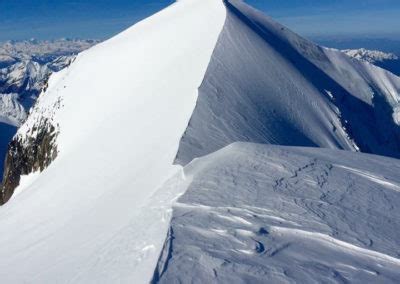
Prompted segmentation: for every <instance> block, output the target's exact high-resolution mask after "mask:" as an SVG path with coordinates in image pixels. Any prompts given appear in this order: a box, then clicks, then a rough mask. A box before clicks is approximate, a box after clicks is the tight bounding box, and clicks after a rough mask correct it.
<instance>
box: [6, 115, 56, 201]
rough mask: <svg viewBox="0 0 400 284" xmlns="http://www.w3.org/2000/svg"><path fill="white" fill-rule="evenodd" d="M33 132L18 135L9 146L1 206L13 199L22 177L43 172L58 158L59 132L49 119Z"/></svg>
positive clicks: (42, 121)
mask: <svg viewBox="0 0 400 284" xmlns="http://www.w3.org/2000/svg"><path fill="white" fill-rule="evenodd" d="M31 132H32V133H31V135H30V136H28V137H21V136H20V135H16V136H15V137H14V139H13V140H12V141H11V142H10V144H9V146H8V151H7V155H6V159H5V162H4V174H3V184H2V186H1V194H0V205H3V204H4V203H6V202H7V201H8V200H9V199H10V198H11V196H12V194H13V193H14V190H15V188H16V187H17V186H18V185H19V182H20V179H21V176H22V175H27V174H30V173H32V172H36V171H43V170H44V169H45V168H46V167H48V166H49V165H50V163H51V162H52V161H53V160H54V159H55V158H56V157H57V153H58V151H57V145H56V144H55V140H56V137H57V135H58V131H57V129H56V127H54V126H53V125H52V124H51V123H50V122H49V120H48V119H42V120H41V121H40V122H39V123H38V124H37V125H36V126H34V127H33V128H32V130H31Z"/></svg>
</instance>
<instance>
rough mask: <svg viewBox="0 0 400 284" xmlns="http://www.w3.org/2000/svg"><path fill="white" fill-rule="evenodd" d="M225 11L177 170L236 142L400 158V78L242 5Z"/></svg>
mask: <svg viewBox="0 0 400 284" xmlns="http://www.w3.org/2000/svg"><path fill="white" fill-rule="evenodd" d="M226 5H227V10H228V14H227V20H226V23H225V25H224V29H223V31H222V33H221V35H220V38H219V41H218V44H217V47H216V49H215V51H214V53H213V56H212V58H211V62H210V65H209V67H208V71H207V73H206V76H205V79H204V81H203V83H202V85H201V86H200V89H199V99H198V103H197V105H196V109H195V111H194V112H193V115H192V118H191V120H190V124H189V127H188V128H187V129H186V131H185V134H184V136H183V138H182V140H181V143H180V148H179V152H178V155H177V158H176V162H177V163H180V164H186V163H188V162H190V161H191V160H192V159H193V158H195V157H199V156H204V155H207V154H209V153H212V152H214V151H216V150H218V149H220V148H222V147H224V146H226V145H229V144H230V143H233V142H235V141H249V142H257V143H268V144H279V145H292V146H314V147H315V146H318V147H324V148H331V149H346V150H352V151H356V150H360V151H362V152H370V153H376V154H381V155H387V156H394V157H399V156H400V126H399V124H400V120H399V117H400V108H399V106H400V104H399V99H400V96H399V92H400V78H399V77H397V76H395V75H393V74H391V73H390V72H387V71H384V70H382V69H381V68H378V67H376V66H373V65H371V64H368V63H364V62H360V61H354V60H352V59H351V58H349V57H348V56H346V55H345V54H343V53H342V52H340V51H338V50H333V49H326V48H322V47H319V46H317V45H315V44H313V43H311V42H309V41H307V40H305V39H303V38H301V37H300V36H298V35H296V34H294V33H293V32H291V31H290V30H288V29H287V28H285V27H283V26H282V25H280V24H278V23H276V22H275V21H273V20H272V19H270V18H268V17H266V16H265V15H263V14H262V13H261V12H258V11H256V10H254V9H253V8H251V7H249V6H248V5H246V4H245V3H243V2H241V1H226ZM228 49H229V52H226V50H228ZM271 66H273V68H271ZM225 82H229V84H228V83H225ZM210 126H212V127H210Z"/></svg>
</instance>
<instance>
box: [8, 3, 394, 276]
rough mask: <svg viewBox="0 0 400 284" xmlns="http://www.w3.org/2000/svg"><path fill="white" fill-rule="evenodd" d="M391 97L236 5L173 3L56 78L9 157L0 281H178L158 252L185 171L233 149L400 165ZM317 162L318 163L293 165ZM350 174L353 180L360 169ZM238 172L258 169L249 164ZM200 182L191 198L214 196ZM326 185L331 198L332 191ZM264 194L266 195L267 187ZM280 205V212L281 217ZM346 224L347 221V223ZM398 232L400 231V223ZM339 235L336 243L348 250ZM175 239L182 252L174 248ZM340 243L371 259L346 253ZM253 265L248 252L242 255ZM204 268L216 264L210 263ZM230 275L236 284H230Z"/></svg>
mask: <svg viewBox="0 0 400 284" xmlns="http://www.w3.org/2000/svg"><path fill="white" fill-rule="evenodd" d="M399 90H400V78H399V77H397V76H395V75H393V74H391V73H390V72H386V71H384V70H382V69H380V68H377V67H375V66H373V65H371V64H368V63H365V62H361V61H357V60H353V59H351V58H350V57H348V56H346V55H345V54H344V53H342V52H340V51H338V50H331V49H325V48H322V47H319V46H317V45H315V44H313V43H311V42H309V41H307V40H305V39H303V38H301V37H299V36H298V35H296V34H294V33H293V32H291V31H290V30H288V29H287V28H285V27H283V26H281V25H280V24H278V23H276V22H275V21H273V20H272V19H270V18H268V17H266V16H264V15H263V14H262V13H260V12H258V11H256V10H254V9H252V8H251V7H249V6H247V5H246V4H244V3H243V2H241V1H235V0H230V1H222V0H182V1H178V2H176V3H174V4H173V5H171V6H170V7H168V8H166V9H164V10H162V11H161V12H159V13H157V14H156V15H154V16H152V17H150V18H148V19H146V20H144V21H142V22H140V23H138V24H136V25H135V26H133V27H131V28H129V29H127V30H126V31H124V32H122V33H121V34H119V35H117V36H115V37H114V38H112V39H110V40H108V41H105V42H103V43H101V44H98V45H96V46H95V47H93V48H91V49H88V50H86V51H84V52H82V53H81V54H79V55H78V56H77V58H76V60H75V61H74V62H73V63H72V64H71V65H70V66H69V67H68V68H66V69H63V70H62V71H60V72H57V73H55V74H53V75H52V76H51V77H50V80H49V82H48V87H47V88H46V90H45V91H44V92H42V94H41V95H40V97H39V99H38V101H37V103H36V105H35V107H34V108H33V109H32V110H31V112H30V114H29V117H28V118H27V120H26V121H25V123H24V124H23V125H22V126H21V128H20V129H19V131H18V133H17V135H16V136H15V138H14V139H13V141H12V143H11V144H10V150H9V152H8V155H7V159H6V163H5V165H6V169H5V174H4V177H5V178H4V180H5V181H4V184H3V189H2V201H3V202H5V201H7V200H8V199H9V198H11V200H10V201H9V202H8V203H6V204H5V205H4V206H3V207H2V208H0V224H1V226H0V255H2V258H0V277H1V279H2V280H3V281H5V282H24V281H25V282H26V281H29V282H37V283H43V282H46V283H48V282H50V283H54V282H83V283H87V282H93V283H95V282H107V283H115V282H120V283H121V282H122V283H128V282H132V281H134V282H139V283H148V282H149V281H150V280H151V279H153V280H154V281H158V280H160V279H161V280H162V275H163V272H164V271H166V269H167V267H170V268H171V269H172V268H174V267H175V266H174V265H172V264H171V265H168V266H165V265H163V264H164V263H165V262H166V260H170V258H168V254H167V257H166V259H165V258H164V255H165V254H164V253H163V254H161V252H162V251H163V246H164V243H165V238H166V236H167V231H168V228H169V227H170V217H171V213H172V210H171V208H172V207H171V206H172V204H173V203H174V202H175V201H176V200H177V199H178V198H179V196H181V195H182V194H184V193H185V191H186V190H187V188H188V187H190V185H192V182H193V181H194V178H195V177H194V176H193V175H190V174H188V171H187V170H188V168H189V169H190V167H191V166H192V165H193V164H196V161H200V160H201V161H205V162H204V163H200V170H201V169H203V168H204V169H206V170H207V169H213V164H214V163H215V159H203V157H205V156H207V155H211V156H212V155H214V154H213V153H215V152H216V151H218V150H220V149H222V148H224V147H228V149H229V145H230V144H232V143H235V142H237V141H245V142H258V143H262V144H284V145H290V146H313V147H322V148H331V149H345V150H349V151H354V152H355V151H364V152H372V153H376V154H383V155H387V156H393V157H398V156H400V148H399V147H400V146H399V145H400V143H399V142H400V132H399V125H400V107H399V100H400V97H399ZM321 151H322V150H321ZM218 153H219V152H217V153H216V154H215V155H217V156H218V155H219V154H218ZM222 153H224V152H222ZM318 153H319V151H318V150H316V149H314V150H312V151H311V152H310V153H309V154H307V155H306V157H303V158H301V159H302V162H299V163H295V164H296V165H297V164H298V165H299V166H300V165H301V164H302V163H303V162H304V161H305V160H306V159H313V156H316V155H319V154H318ZM332 153H333V154H331V158H332V156H335V152H332ZM229 155H230V154H229V153H228V156H229ZM232 155H233V154H232ZM282 155H283V156H285V155H286V156H289V158H288V159H289V160H288V161H286V160H285V157H286V156H285V157H283V158H282V159H283V160H285V162H284V163H285V165H286V164H290V162H291V159H292V158H294V159H295V157H293V155H289V154H285V153H282ZM340 155H345V154H340ZM353 155H358V154H356V153H354V154H353ZM359 155H361V154H359ZM308 157H309V158H308ZM352 157H356V156H352ZM276 158H277V159H278V158H279V157H276ZM330 161H332V163H333V162H338V161H336V160H333V158H332V159H330ZM363 161H366V162H368V161H369V160H368V159H364V160H363ZM393 161H394V160H392V159H389V158H382V159H381V160H380V161H378V162H377V165H382V169H381V170H382V172H378V173H375V174H374V175H373V178H375V179H378V180H379V181H380V182H382V183H385V182H386V180H385V179H384V178H382V177H381V176H385V175H387V176H388V179H389V180H388V181H387V182H388V183H389V184H390V185H388V186H389V187H390V186H391V188H392V187H393V188H395V187H396V186H397V179H396V178H395V177H394V174H393V172H392V171H391V169H392V168H393V167H395V168H396V169H397V167H398V165H397V162H396V161H395V162H393ZM238 162H239V161H238ZM259 162H260V163H263V161H259ZM265 162H266V163H268V161H265ZM249 164H250V165H249ZM186 165H187V166H186ZM238 165H239V167H240V166H241V165H242V163H238ZM345 165H346V166H348V167H352V168H354V169H357V168H358V165H357V164H356V159H350V160H349V162H348V163H347V162H346V163H345ZM185 166H186V167H185ZM245 166H246V168H247V167H249V168H250V170H249V171H251V166H254V169H253V170H254V172H256V170H257V165H256V164H254V165H252V164H251V162H248V161H247V162H246V164H245ZM275 166H276V167H278V168H277V169H279V171H280V172H282V173H286V172H287V171H286V170H285V167H283V168H282V167H280V166H279V165H275ZM272 169H274V167H272ZM289 170H290V171H289V174H288V179H290V173H291V168H290V169H289ZM324 170H327V169H326V168H324V167H322V168H321V169H320V168H318V172H317V177H316V178H314V179H312V180H310V183H311V184H313V185H314V183H315V181H317V182H323V180H322V178H323V177H321V180H320V179H319V175H320V174H319V172H321V175H322V174H323V173H324ZM364 170H368V169H367V168H362V169H361V171H362V172H363V173H364ZM222 172H223V173H224V174H223V175H222V174H221V175H219V176H220V177H221V179H226V180H227V181H229V180H230V181H232V183H231V184H233V185H234V184H235V181H236V180H240V181H244V183H247V182H248V184H249V186H250V187H252V186H251V185H252V184H253V183H254V186H256V185H257V184H256V183H257V180H253V179H247V178H246V176H245V174H244V175H241V174H242V173H238V172H237V171H233V172H229V171H227V172H224V169H222ZM189 173H190V172H189ZM217 173H218V172H217ZM341 173H342V174H343V175H345V176H346V174H347V172H345V173H343V172H341ZM210 174H211V175H214V174H213V172H212V171H210ZM261 174H262V173H260V175H261ZM366 175H368V173H367V174H366ZM205 176H206V178H204V180H203V182H201V187H200V188H199V192H202V191H204V192H207V190H208V188H210V189H212V188H213V184H207V179H208V176H207V175H205ZM377 176H378V177H377ZM217 179H218V174H217ZM208 180H211V179H208ZM278 181H279V180H278ZM344 181H345V182H347V181H348V179H344ZM350 181H351V180H350ZM284 182H285V181H284ZM290 182H291V180H288V181H286V183H290ZM333 182H334V183H333V185H332V188H334V186H335V182H337V179H336V180H333ZM282 184H283V185H284V184H285V183H282ZM295 184H296V183H294V185H293V186H295ZM193 185H194V184H193ZM341 185H342V184H341ZM265 186H266V187H268V190H272V189H271V188H270V186H271V184H270V183H266V184H265ZM343 186H344V187H343V188H344V189H343V192H345V189H346V186H345V185H343ZM349 186H350V187H349V188H351V186H352V184H349ZM260 188H262V187H260ZM231 189H232V188H231ZM233 189H234V188H233ZM317 189H318V188H317ZM14 190H15V192H16V194H15V195H14V196H12V194H13V192H14ZM360 190H362V189H360ZM371 190H372V189H371ZM293 191H295V190H293ZM224 192H225V193H224V194H230V195H231V196H232V197H233V196H234V195H235V191H229V189H228V190H226V191H224ZM256 193H257V194H262V193H263V192H262V191H257V192H256ZM345 193H346V192H345ZM391 193H392V192H391ZM257 194H256V195H255V196H254V198H257ZM293 194H294V195H295V194H296V193H295V192H294V193H293ZM308 194H311V193H307V192H306V193H305V195H304V196H303V198H304V199H305V200H307V195H308ZM312 194H315V192H314V191H313V192H312ZM366 194H367V195H368V197H366V198H367V199H368V200H369V201H371V200H374V201H375V202H378V203H379V204H384V202H385V201H384V199H385V197H384V196H376V195H374V194H373V193H371V195H369V194H370V193H369V192H367V193H366ZM386 196H388V195H386ZM335 197H336V196H335ZM249 198H251V197H249ZM390 198H394V197H393V196H392V195H390ZM289 199H290V198H289ZM250 200H251V199H250ZM260 200H265V197H263V199H260ZM354 200H357V199H354ZM377 200H378V201H377ZM392 200H393V202H397V199H392ZM253 201H254V200H253ZM276 201H277V202H279V201H282V199H279V196H278V198H277V199H276ZM246 202H247V201H246V200H244V199H243V202H242V204H244V203H246ZM285 204H286V203H282V204H277V206H278V207H279V208H283V209H285ZM298 204H299V203H297V205H298ZM318 204H319V203H318ZM318 204H317V205H318ZM360 204H361V203H360ZM368 204H369V203H368ZM385 204H386V203H385ZM192 205H193V204H192ZM194 205H196V204H194ZM239 205H240V204H239ZM297 205H296V202H292V203H290V206H291V207H292V206H293V207H296V206H297ZM306 205H307V204H306ZM312 205H313V206H314V205H315V204H314V203H313V204H312ZM317 205H315V206H317ZM175 208H176V207H175ZM371 208H372V207H371ZM266 209H270V208H266ZM304 209H308V210H309V211H312V210H314V211H315V209H314V207H312V208H307V207H306V206H305V207H304ZM174 210H176V209H174ZM394 212H396V211H394ZM295 213H296V214H298V215H301V213H302V212H301V210H300V211H296V212H295ZM362 213H365V212H364V211H362ZM367 213H368V212H367ZM175 216H176V215H175ZM341 216H342V215H341ZM341 216H338V218H340V217H341ZM346 216H347V215H346ZM363 216H365V214H364V215H363ZM368 216H373V214H370V215H368ZM228 217H229V216H228ZM239 217H240V218H243V217H241V216H239ZM253 217H254V216H253ZM273 217H275V216H273ZM279 217H280V218H282V217H281V216H276V218H279ZM240 218H234V219H236V220H242V219H240ZM254 218H256V217H254ZM349 218H350V219H351V220H353V219H354V218H353V215H351V214H350V217H349ZM205 219H206V220H207V219H208V217H207V216H206V217H205ZM198 220H201V219H198ZM253 221H254V220H253V219H251V221H246V222H253ZM289 221H293V220H289ZM325 221H326V220H325ZM254 222H255V221H254ZM293 222H294V221H293ZM332 222H333V221H332ZM345 223H346V222H343V224H344V225H343V226H344V227H345V226H346V224H347V223H346V224H345ZM172 224H173V223H172ZM193 224H194V223H193ZM307 224H308V223H307ZM307 224H306V223H305V221H304V220H303V219H301V220H299V224H298V227H299V228H298V229H299V230H305V229H310V230H313V231H312V232H313V233H315V232H316V233H317V234H313V236H314V237H315V236H317V238H319V237H320V236H321V235H318V234H323V237H322V238H321V240H322V245H321V247H322V248H323V247H325V246H326V240H328V243H329V240H331V239H330V238H329V234H334V233H335V231H333V230H332V231H329V230H328V228H327V227H326V226H325V225H324V223H323V222H322V221H321V222H320V224H319V225H318V224H311V225H312V226H311V225H310V227H306V225H307ZM351 224H352V225H353V224H354V222H353V223H351ZM374 224H375V223H374ZM177 226H178V227H179V226H180V224H178V225H177ZM172 227H174V224H173V225H172ZM332 228H335V226H333V225H332ZM341 228H342V227H341ZM393 228H394V229H397V228H399V226H398V225H397V223H396V224H393ZM364 229H365V227H363V230H361V231H360V232H361V233H360V234H359V235H360V236H362V235H363V232H364V231H365V230H364ZM222 230H223V228H222ZM198 232H200V233H201V230H199V231H198ZM260 232H261V233H262V232H263V231H260ZM285 232H286V231H285ZM291 232H292V231H290V233H291ZM341 232H342V231H340V233H341ZM374 232H375V231H374ZM376 232H377V233H376V234H379V230H376ZM382 232H384V231H382ZM244 233H246V232H244ZM345 233H346V232H345ZM387 233H388V234H387V236H389V237H390V239H389V240H388V241H387V242H383V243H378V244H377V246H376V250H377V252H376V253H378V254H380V255H381V254H388V253H387V252H388V250H390V249H391V248H393V247H394V246H395V244H397V243H396V241H395V240H394V238H393V235H392V232H391V231H390V232H387ZM303 235H304V234H303ZM303 235H301V236H303ZM325 235H328V238H325ZM349 235H350V234H344V235H343V238H340V237H342V235H341V236H340V237H339V240H340V241H343V242H346V241H348V238H347V237H348V236H349ZM278 236H279V232H278V233H277V234H276V235H275V234H274V238H275V237H278ZM285 236H286V235H285ZM351 236H352V235H351ZM357 236H358V235H356V236H354V237H355V238H356V237H357ZM330 237H332V236H330ZM373 237H374V238H373V240H375V236H373ZM66 240H68V241H66ZM177 241H178V239H177ZM185 241H186V240H182V239H179V242H180V243H179V245H178V246H175V247H179V246H180V245H181V244H182V245H184V244H185V243H184V242H185ZM167 243H168V242H167ZM350 243H351V244H352V245H357V246H359V247H361V249H366V248H365V246H364V245H360V244H359V243H358V242H357V241H356V240H355V239H351V240H350ZM251 244H254V243H251V242H250V245H251ZM194 245H195V246H196V245H197V244H194ZM216 245H218V247H219V244H218V243H216ZM306 245H307V243H305V247H306ZM27 248H28V249H27ZM239 249H242V248H239ZM296 249H297V248H295V249H294V250H293V251H292V250H290V252H291V255H294V254H296V252H297V251H298V250H296ZM335 249H336V248H334V249H333V251H332V254H333V253H334V251H335ZM374 249H375V247H373V248H370V250H374ZM164 251H165V250H164ZM167 251H168V250H167ZM253 251H254V250H253ZM253 251H251V253H252V252H253ZM248 252H249V249H248V248H246V247H245V248H243V251H242V253H244V254H247V255H251V254H250V253H248ZM183 253H185V252H183ZM188 253H192V251H188ZM160 254H161V258H160ZM369 255H371V254H369ZM372 255H374V253H372ZM311 256H312V255H310V258H311ZM346 256H347V255H346ZM227 257H230V255H229V254H228V255H227ZM390 257H392V258H396V257H397V256H395V255H390ZM200 258H202V257H200ZM249 258H250V256H249ZM203 259H205V260H206V261H207V258H206V257H204V258H203ZM356 259H357V261H360V262H362V263H361V264H360V265H357V266H354V267H362V268H363V269H364V268H366V266H367V265H368V264H369V262H368V261H369V258H367V260H366V259H365V258H363V257H361V258H356ZM390 259H391V258H390ZM209 260H210V262H213V261H214V260H215V262H214V263H215V264H216V265H217V264H218V263H220V259H218V258H211V259H209ZM227 261H228V262H229V261H230V260H229V258H228V259H227ZM363 261H364V262H363ZM391 261H392V259H391ZM176 264H177V265H178V264H180V263H179V262H177V263H176ZM323 264H324V265H327V263H326V262H323ZM344 264H346V265H347V262H344ZM380 264H382V265H383V264H384V265H386V264H387V265H389V262H385V261H382V263H380ZM200 265H201V263H200ZM240 265H242V264H240ZM390 265H393V267H392V266H390V267H389V268H390V269H388V271H386V270H385V269H383V268H382V269H379V270H378V272H379V273H380V272H382V271H383V272H384V273H385V275H388V277H392V276H393V275H394V274H395V273H396V269H395V268H397V265H398V264H397V262H396V261H394V264H393V261H392V262H390ZM318 267H323V266H321V265H320V266H318ZM200 268H201V266H199V269H200ZM241 268H243V269H246V267H245V264H243V267H241ZM392 268H393V269H392ZM175 269H176V267H175ZM346 269H347V270H349V269H350V268H346ZM372 269H375V266H374V267H373V268H371V271H375V270H372ZM377 269H378V268H377ZM347 270H346V271H347ZM172 271H174V270H172ZM175 271H176V270H175ZM237 271H238V270H236V271H235V270H233V271H232V273H233V274H231V277H233V278H234V279H237V280H238V281H239V280H240V279H241V278H240V276H241V275H240V274H235V273H236V272H237ZM327 271H333V270H329V269H327ZM335 271H337V270H335ZM368 271H370V270H368ZM180 272H181V273H182V274H190V273H192V271H187V270H181V271H180ZM383 272H382V273H383ZM386 272H387V273H386ZM328 274H329V273H328ZM329 275H331V277H335V275H337V274H335V273H332V274H329ZM157 276H159V277H157ZM316 279H317V278H316Z"/></svg>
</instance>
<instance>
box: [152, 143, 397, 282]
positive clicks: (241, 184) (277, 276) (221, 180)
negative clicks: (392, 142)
mask: <svg viewBox="0 0 400 284" xmlns="http://www.w3.org/2000/svg"><path fill="white" fill-rule="evenodd" d="M399 172H400V161H399V160H395V159H391V158H383V157H379V156H373V155H367V154H361V153H350V152H345V151H338V150H327V149H318V148H296V147H282V146H272V145H261V144H251V143H235V144H232V145H229V146H227V147H226V148H224V149H222V150H220V151H218V152H216V153H213V154H211V155H209V156H206V157H203V158H201V159H197V160H195V161H193V162H192V163H190V164H188V165H187V166H186V167H185V169H184V174H185V177H186V179H190V180H191V183H190V185H189V187H188V189H187V191H186V193H185V194H184V195H183V196H181V197H180V198H179V199H178V201H177V203H176V204H175V205H174V206H173V215H172V221H171V226H170V229H169V234H168V237H167V240H166V243H165V246H164V250H163V253H162V255H161V257H160V260H159V264H158V266H157V270H156V273H155V276H154V282H161V283H265V282H266V281H267V282H268V283H398V281H399V279H400V258H399V257H400V250H399V248H400V240H399V238H398V234H399V233H398V232H399V230H400V176H399Z"/></svg>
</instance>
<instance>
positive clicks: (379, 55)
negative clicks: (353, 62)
mask: <svg viewBox="0 0 400 284" xmlns="http://www.w3.org/2000/svg"><path fill="white" fill-rule="evenodd" d="M343 52H344V53H346V54H347V55H348V56H350V57H353V58H356V59H359V60H363V61H367V62H369V63H377V62H383V61H386V60H398V59H399V58H398V56H397V55H396V54H394V53H387V52H383V51H379V50H368V49H365V48H360V49H345V50H343Z"/></svg>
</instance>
